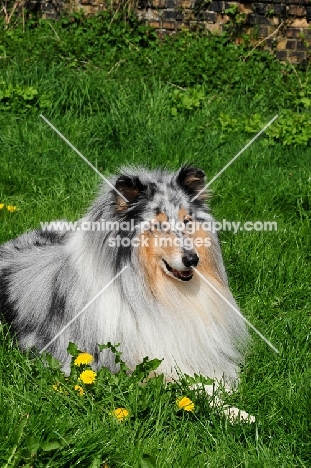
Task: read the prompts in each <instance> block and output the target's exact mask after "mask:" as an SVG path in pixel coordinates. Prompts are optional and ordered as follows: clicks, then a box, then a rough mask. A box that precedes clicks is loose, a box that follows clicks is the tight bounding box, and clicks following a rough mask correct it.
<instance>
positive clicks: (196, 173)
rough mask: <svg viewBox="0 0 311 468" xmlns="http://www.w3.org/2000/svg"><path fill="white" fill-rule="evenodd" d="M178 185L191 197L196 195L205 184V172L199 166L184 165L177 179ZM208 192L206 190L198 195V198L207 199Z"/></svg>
mask: <svg viewBox="0 0 311 468" xmlns="http://www.w3.org/2000/svg"><path fill="white" fill-rule="evenodd" d="M176 181H177V183H178V185H180V187H181V188H182V189H183V190H184V191H185V192H186V193H187V195H190V196H191V197H195V196H196V195H197V194H198V193H199V192H200V191H201V190H202V189H204V186H205V174H204V172H203V171H202V170H201V169H199V168H198V167H191V166H183V167H181V168H180V170H179V172H178V174H177V179H176ZM207 195H208V194H207V192H206V190H204V191H203V192H202V193H200V195H199V196H198V197H197V200H201V201H204V200H206V199H207Z"/></svg>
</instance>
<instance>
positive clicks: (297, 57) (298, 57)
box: [289, 52, 307, 63]
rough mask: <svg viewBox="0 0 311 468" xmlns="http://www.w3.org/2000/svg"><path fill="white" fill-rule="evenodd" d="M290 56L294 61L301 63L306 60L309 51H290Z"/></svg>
mask: <svg viewBox="0 0 311 468" xmlns="http://www.w3.org/2000/svg"><path fill="white" fill-rule="evenodd" d="M289 57H290V61H291V62H292V63H301V62H302V61H303V60H306V58H307V52H290V53H289Z"/></svg>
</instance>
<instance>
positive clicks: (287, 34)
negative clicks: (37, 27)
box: [30, 0, 311, 63]
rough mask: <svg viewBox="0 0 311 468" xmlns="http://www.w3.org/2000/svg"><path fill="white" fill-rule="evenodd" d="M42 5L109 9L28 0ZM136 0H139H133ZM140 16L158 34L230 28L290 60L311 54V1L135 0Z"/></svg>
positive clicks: (51, 10) (100, 2)
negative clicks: (185, 30)
mask: <svg viewBox="0 0 311 468" xmlns="http://www.w3.org/2000/svg"><path fill="white" fill-rule="evenodd" d="M30 1H31V2H32V3H33V4H36V5H37V8H38V4H40V9H41V12H42V15H43V17H46V18H52V17H53V18H55V17H57V16H58V15H59V13H60V12H61V11H62V10H63V11H79V10H80V9H81V8H83V10H84V11H85V13H86V14H94V13H96V12H98V11H102V10H104V9H105V8H106V1H105V0H65V1H64V0H41V2H40V0H30ZM134 1H135V0H134ZM135 5H136V11H137V14H138V16H139V18H140V19H141V20H142V21H143V22H144V23H148V24H149V25H150V26H152V27H153V28H155V29H156V31H157V32H158V34H159V35H160V36H164V35H166V34H176V33H177V32H178V31H180V30H182V29H185V28H186V29H190V30H197V29H204V30H209V31H211V32H212V33H219V32H221V31H223V30H224V29H227V30H228V28H229V31H230V32H231V34H232V36H233V39H234V40H236V41H237V42H239V41H241V40H242V39H241V38H242V37H243V35H245V34H246V35H247V37H249V38H251V39H250V40H251V43H252V44H253V45H254V47H255V46H256V47H263V48H265V49H267V50H270V51H272V52H273V53H274V54H275V55H276V57H277V58H278V59H280V60H289V61H291V62H292V63H297V62H302V61H306V60H310V58H311V0H284V1H282V0H261V1H260V2H259V3H253V2H252V3H249V2H246V1H243V2H236V1H219V0H136V3H135Z"/></svg>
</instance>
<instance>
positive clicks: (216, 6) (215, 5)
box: [208, 1, 223, 13]
mask: <svg viewBox="0 0 311 468" xmlns="http://www.w3.org/2000/svg"><path fill="white" fill-rule="evenodd" d="M208 9H209V11H214V12H215V13H221V12H222V11H223V2H215V1H214V2H212V3H211V4H210V5H209V6H208Z"/></svg>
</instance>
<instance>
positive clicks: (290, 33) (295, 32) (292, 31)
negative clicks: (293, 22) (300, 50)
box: [286, 28, 301, 39]
mask: <svg viewBox="0 0 311 468" xmlns="http://www.w3.org/2000/svg"><path fill="white" fill-rule="evenodd" d="M300 34H301V29H298V28H289V29H288V30H287V33H286V36H287V37H288V38H290V39H298V38H299V37H300Z"/></svg>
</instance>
